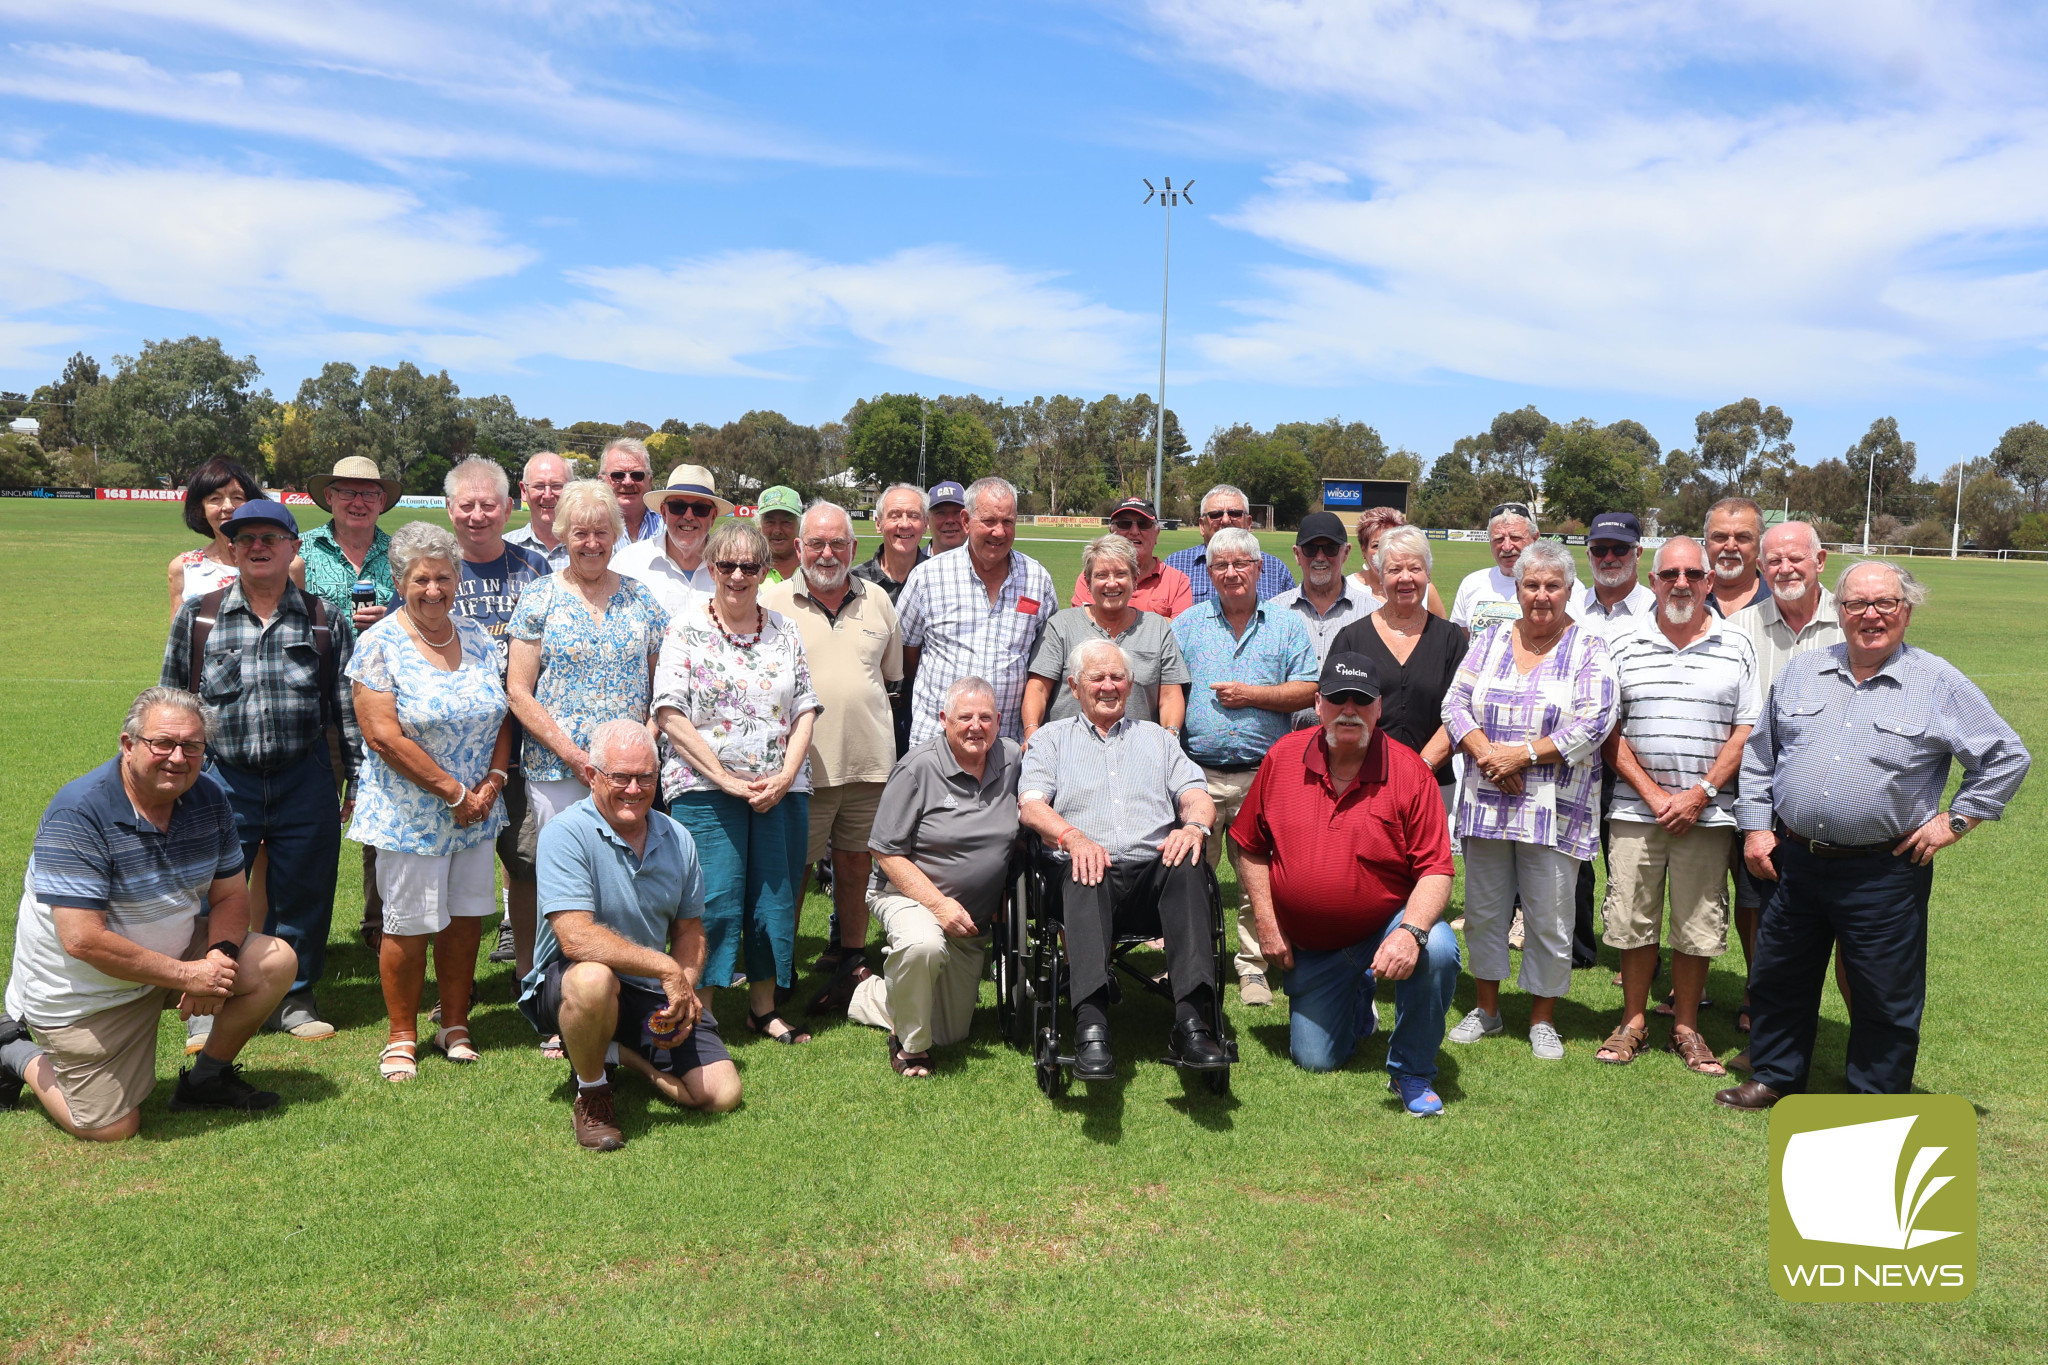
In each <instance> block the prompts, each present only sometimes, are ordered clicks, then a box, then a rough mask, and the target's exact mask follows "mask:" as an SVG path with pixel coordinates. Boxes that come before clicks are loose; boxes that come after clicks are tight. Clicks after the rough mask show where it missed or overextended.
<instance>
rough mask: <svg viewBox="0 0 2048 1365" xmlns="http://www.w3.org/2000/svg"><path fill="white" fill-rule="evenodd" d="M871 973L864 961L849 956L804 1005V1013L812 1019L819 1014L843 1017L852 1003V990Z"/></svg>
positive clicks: (871, 974)
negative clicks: (829, 981) (828, 983)
mask: <svg viewBox="0 0 2048 1365" xmlns="http://www.w3.org/2000/svg"><path fill="white" fill-rule="evenodd" d="M873 975H874V973H873V972H871V971H869V970H868V964H867V963H866V962H864V961H862V960H860V959H859V958H853V957H849V958H848V959H847V960H846V962H845V964H844V965H842V966H841V967H840V969H839V974H838V975H837V976H834V977H833V978H832V982H831V984H830V985H828V986H826V987H825V989H824V990H822V991H819V992H818V993H817V994H816V995H814V996H812V997H811V1003H810V1004H809V1005H807V1006H805V1007H804V1015H805V1016H806V1017H807V1018H813V1019H814V1018H816V1017H817V1016H819V1015H821V1014H830V1015H838V1016H841V1017H844V1016H845V1014H846V1011H847V1010H848V1009H849V1008H851V1007H852V1005H853V993H854V991H855V990H857V989H858V988H859V986H860V983H861V982H863V981H865V980H867V979H868V978H869V977H871V976H873Z"/></svg>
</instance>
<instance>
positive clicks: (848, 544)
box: [803, 540, 853, 555]
mask: <svg viewBox="0 0 2048 1365" xmlns="http://www.w3.org/2000/svg"><path fill="white" fill-rule="evenodd" d="M803 546H804V548H805V549H806V550H809V551H810V552H811V553H812V554H814V555H821V554H823V553H825V551H827V550H830V551H831V552H832V553H833V554H835V555H843V554H845V553H846V552H847V551H848V550H851V549H852V548H853V542H852V541H850V540H807V541H805V542H803Z"/></svg>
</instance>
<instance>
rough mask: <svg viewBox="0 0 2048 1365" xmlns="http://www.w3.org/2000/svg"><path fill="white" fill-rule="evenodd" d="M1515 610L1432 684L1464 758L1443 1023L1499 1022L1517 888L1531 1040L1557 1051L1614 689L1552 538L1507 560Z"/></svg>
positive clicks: (1596, 839) (1469, 1037) (1466, 1026)
mask: <svg viewBox="0 0 2048 1365" xmlns="http://www.w3.org/2000/svg"><path fill="white" fill-rule="evenodd" d="M1514 576H1515V588H1516V598H1517V600H1516V607H1517V609H1518V612H1519V616H1518V618H1517V619H1515V620H1511V621H1502V622H1499V623H1497V624H1495V625H1493V626H1489V627H1488V628H1486V629H1485V630H1483V631H1480V632H1479V634H1478V636H1477V638H1476V639H1474V640H1473V642H1472V648H1471V650H1470V651H1469V652H1468V653H1467V654H1466V655H1465V659H1464V662H1463V663H1461V664H1460V665H1459V666H1458V672H1457V677H1456V678H1455V680H1454V681H1453V682H1452V684H1451V690H1450V692H1449V693H1448V695H1446V696H1445V698H1444V709H1443V720H1444V725H1445V727H1446V728H1447V729H1448V730H1449V732H1450V737H1451V738H1452V739H1454V740H1455V741H1456V742H1457V744H1458V746H1459V747H1460V748H1461V749H1463V750H1464V751H1465V755H1466V761H1467V767H1466V771H1465V776H1464V781H1463V784H1462V789H1461V791H1460V794H1459V800H1458V809H1457V818H1456V821H1455V829H1456V832H1457V835H1458V838H1459V840H1460V842H1461V843H1462V845H1463V852H1464V856H1465V947H1466V956H1467V961H1468V962H1470V964H1471V971H1472V978H1473V981H1474V982H1475V983H1476V984H1477V986H1478V997H1479V999H1478V1004H1477V1006H1476V1007H1475V1008H1474V1009H1473V1010H1472V1012H1471V1013H1469V1014H1467V1015H1466V1016H1465V1017H1464V1019H1463V1020H1461V1021H1459V1023H1458V1024H1457V1026H1456V1027H1454V1028H1453V1029H1452V1030H1451V1032H1450V1039H1451V1041H1452V1042H1454V1043H1473V1042H1477V1041H1478V1040H1479V1039H1481V1038H1484V1037H1488V1036H1490V1035H1493V1034H1496V1033H1499V1032H1501V1031H1502V1030H1503V1029H1504V1028H1505V1025H1504V1024H1503V1023H1502V1021H1501V1017H1500V986H1501V982H1502V981H1503V980H1505V979H1506V978H1507V975H1508V927H1509V924H1510V922H1511V921H1512V919H1513V917H1514V910H1515V900H1516V897H1517V896H1518V895H1519V896H1520V898H1521V902H1522V909H1523V919H1524V923H1525V926H1526V927H1525V933H1524V941H1523V946H1522V972H1521V985H1522V988H1523V989H1524V990H1526V991H1528V992H1529V994H1530V995H1531V996H1533V997H1534V999H1533V1000H1532V1001H1531V1003H1530V1009H1529V1047H1530V1051H1531V1052H1533V1053H1534V1054H1535V1056H1536V1057H1537V1058H1538V1059H1539V1060H1542V1061H1556V1060H1560V1059H1562V1058H1563V1056H1564V1040H1563V1039H1562V1038H1561V1037H1559V1036H1558V1032H1557V1027H1556V1025H1555V1023H1554V1022H1553V1019H1554V1014H1555V1010H1556V1005H1557V998H1558V997H1559V996H1561V995H1564V994H1565V993H1566V992H1567V991H1569V990H1570V989H1571V981H1572V920H1573V916H1574V913H1575V910H1576V905H1575V898H1576V894H1577V889H1578V880H1579V864H1580V863H1582V862H1585V861H1586V860H1587V859H1589V858H1591V857H1592V856H1593V854H1594V852H1595V851H1596V850H1597V849H1598V848H1599V847H1600V773H1601V762H1600V746H1601V744H1602V743H1603V742H1605V740H1606V738H1607V732H1608V731H1609V730H1610V729H1612V728H1613V725H1614V720H1615V706H1616V703H1617V700H1618V696H1619V689H1618V687H1617V685H1616V683H1615V676H1614V666H1613V664H1612V662H1611V661H1610V660H1609V659H1608V655H1607V642H1606V641H1605V640H1604V639H1603V638H1602V637H1601V635H1600V633H1599V632H1598V631H1595V630H1589V629H1585V628H1582V627H1580V626H1579V625H1578V624H1576V623H1575V622H1574V621H1573V620H1572V618H1571V617H1570V616H1569V615H1567V614H1566V611H1565V604H1566V603H1568V602H1569V601H1571V596H1572V591H1573V589H1574V588H1575V587H1576V586H1577V582H1578V571H1577V570H1576V568H1575V567H1574V566H1573V564H1572V556H1571V551H1569V550H1567V549H1565V547H1564V546H1563V544H1562V543H1560V542H1558V541H1554V540H1539V541H1536V542H1534V543H1533V544H1530V545H1529V546H1527V547H1526V548H1524V549H1522V550H1521V551H1520V552H1519V554H1518V556H1517V558H1516V559H1515V564H1514Z"/></svg>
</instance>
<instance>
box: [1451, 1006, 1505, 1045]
mask: <svg viewBox="0 0 2048 1365" xmlns="http://www.w3.org/2000/svg"><path fill="white" fill-rule="evenodd" d="M1506 1027H1507V1025H1505V1024H1503V1023H1501V1021H1500V1016H1499V1015H1498V1014H1488V1013H1487V1012H1486V1011H1485V1010H1481V1009H1475V1010H1473V1011H1472V1012H1471V1013H1470V1014H1468V1015H1466V1016H1465V1017H1464V1018H1463V1019H1460V1020H1459V1021H1458V1022H1457V1024H1456V1025H1455V1026H1453V1027H1452V1029H1451V1031H1450V1032H1449V1033H1448V1034H1446V1035H1445V1036H1446V1037H1448V1038H1449V1039H1450V1040H1451V1041H1452V1042H1454V1043H1476V1042H1478V1041H1479V1040H1480V1039H1481V1038H1491V1037H1492V1036H1493V1035H1494V1034H1496V1033H1499V1032H1500V1031H1501V1030H1502V1029H1504V1028H1506Z"/></svg>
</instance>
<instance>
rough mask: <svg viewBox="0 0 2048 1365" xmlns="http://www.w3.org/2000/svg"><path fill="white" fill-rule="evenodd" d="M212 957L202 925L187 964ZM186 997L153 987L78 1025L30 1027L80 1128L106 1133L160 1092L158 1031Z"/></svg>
mask: <svg viewBox="0 0 2048 1365" xmlns="http://www.w3.org/2000/svg"><path fill="white" fill-rule="evenodd" d="M205 952H206V921H205V920H204V919H202V920H200V921H199V924H198V925H197V926H196V927H195V929H194V931H193V934H192V942H191V943H189V944H187V945H186V947H185V952H184V960H185V961H187V962H191V961H194V960H196V959H197V958H199V957H201V956H202V955H204V954H205ZM179 994H180V992H178V991H174V990H170V989H168V988H167V987H163V986H152V987H150V988H149V989H148V990H147V991H145V992H144V993H143V994H142V995H141V996H140V997H139V998H137V999H134V1000H130V1001H129V1002H128V1003H127V1004H125V1005H116V1006H114V1007H113V1008H112V1009H105V1010H101V1011H100V1012H99V1013H98V1014H88V1015H87V1016H85V1018H83V1019H80V1020H79V1021H77V1022H76V1023H72V1024H64V1025H61V1026H59V1027H57V1028H42V1027H40V1026H38V1025H36V1024H34V1023H30V1025H29V1031H30V1032H31V1033H33V1034H34V1035H35V1040H36V1043H37V1045H38V1046H40V1047H41V1048H42V1049H43V1055H44V1056H46V1057H48V1058H49V1059H50V1069H51V1070H52V1071H53V1072H54V1073H55V1075H56V1078H57V1089H58V1090H59V1091H61V1092H63V1095H64V1103H65V1104H66V1105H67V1106H69V1108H70V1110H71V1121H72V1122H73V1123H75V1124H77V1125H78V1126H79V1127H80V1128H105V1127H106V1126H107V1125H109V1124H112V1123H119V1122H120V1121H121V1120H122V1119H124V1118H126V1117H127V1116H128V1115H129V1114H131V1113H133V1112H134V1111H135V1110H136V1109H139V1108H140V1107H141V1106H142V1102H143V1101H144V1100H146V1099H148V1098H149V1092H150V1091H152V1090H154V1089H156V1029H157V1024H158V1023H159V1022H160V1021H161V1020H162V1019H163V1014H164V1011H165V1010H171V1009H176V1008H177V1007H178V996H179Z"/></svg>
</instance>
